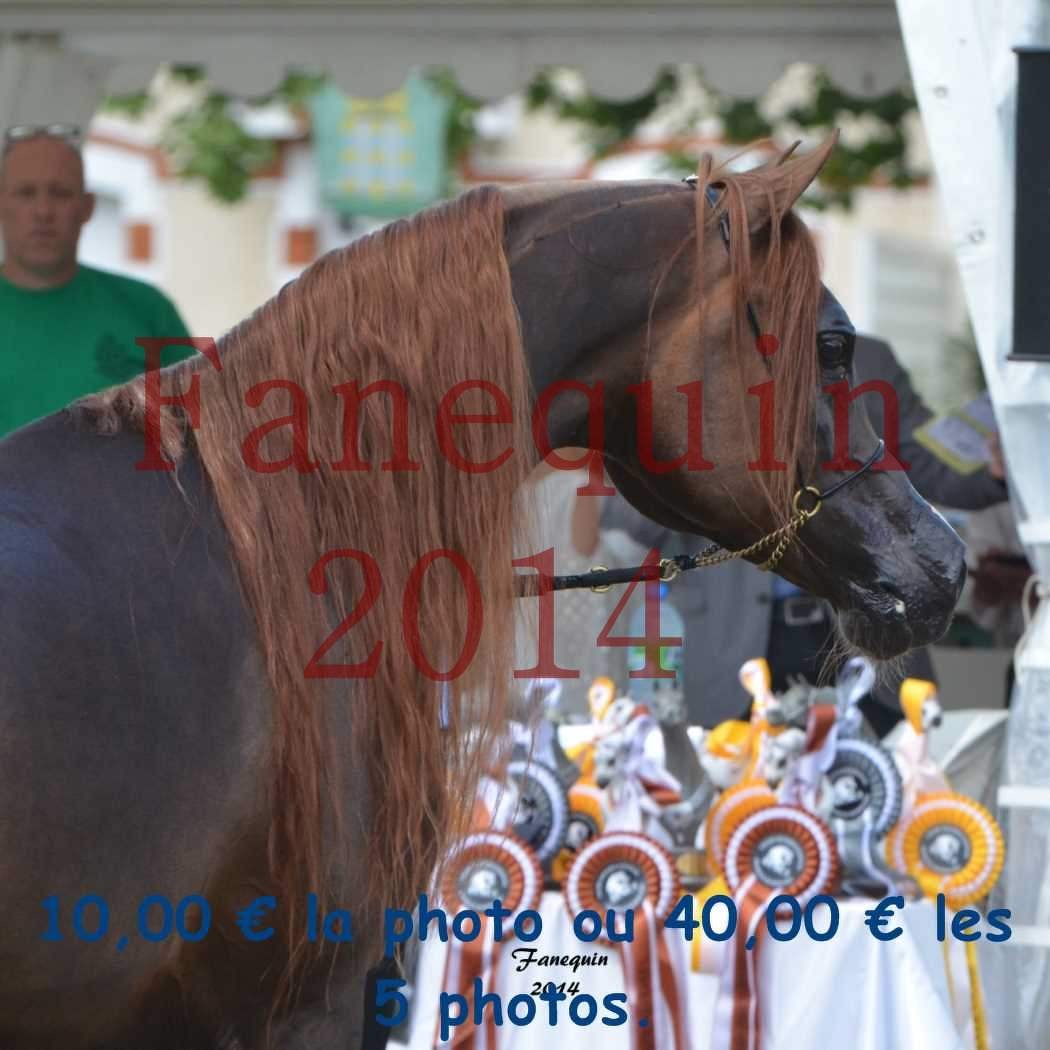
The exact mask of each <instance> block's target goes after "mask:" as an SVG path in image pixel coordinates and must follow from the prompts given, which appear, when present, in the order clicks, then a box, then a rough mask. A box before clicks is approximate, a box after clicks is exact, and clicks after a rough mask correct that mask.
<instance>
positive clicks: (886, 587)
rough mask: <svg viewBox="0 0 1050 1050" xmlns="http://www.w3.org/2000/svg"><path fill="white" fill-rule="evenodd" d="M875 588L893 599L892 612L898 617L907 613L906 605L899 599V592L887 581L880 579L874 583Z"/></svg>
mask: <svg viewBox="0 0 1050 1050" xmlns="http://www.w3.org/2000/svg"><path fill="white" fill-rule="evenodd" d="M875 587H876V588H877V589H878V590H880V591H882V592H883V593H884V594H888V595H889V596H890V597H891V598H892V599H893V611H894V612H895V613H896V614H897V615H898V616H903V615H904V614H905V613H906V612H907V611H908V603H907V602H906V601H905V600H904V599H903V598H902V597H901V594H900V591H898V590H897V588H896V587H895V586H894V585H893V584H892V583H891V582H890V581H889V580H884V579H881V578H880V579H878V580H876V581H875Z"/></svg>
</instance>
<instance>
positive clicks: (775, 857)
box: [712, 805, 839, 1050]
mask: <svg viewBox="0 0 1050 1050" xmlns="http://www.w3.org/2000/svg"><path fill="white" fill-rule="evenodd" d="M838 876H839V858H838V851H837V848H836V844H835V836H834V835H833V834H832V832H831V829H830V828H829V827H828V826H827V824H825V823H824V821H823V820H821V819H820V818H819V817H817V816H815V815H814V814H812V813H810V812H808V811H807V810H804V809H802V808H801V807H800V806H790V805H772V806H767V807H766V808H764V809H758V810H756V811H754V812H753V813H751V814H749V815H748V816H747V817H746V818H745V819H744V820H742V821H740V823H739V824H738V825H737V828H736V830H735V831H734V832H733V835H732V837H731V838H730V840H729V844H728V846H727V847H726V853H725V878H726V883H727V885H728V886H729V891H730V893H731V894H732V895H733V900H734V902H735V904H736V915H737V925H736V933H735V934H734V936H733V939H732V944H731V948H730V950H729V951H727V952H726V955H725V959H724V962H723V969H722V978H721V987H720V990H719V996H718V1003H717V1005H716V1007H715V1025H714V1032H713V1039H712V1047H713V1048H715V1050H751V1048H753V1047H756V1046H760V1045H761V1021H760V1018H759V1011H758V989H757V983H756V976H755V975H756V973H757V966H758V958H757V957H758V950H759V946H760V945H761V944H762V941H763V939H764V938H763V930H764V929H765V928H766V923H767V922H768V921H769V919H768V918H767V914H766V913H767V911H768V908H769V905H770V903H771V902H772V900H773V899H774V898H775V897H778V896H780V895H782V894H783V895H786V896H789V897H794V898H795V899H797V901H798V903H799V905H801V906H803V907H804V906H805V905H806V904H807V903H808V902H809V901H810V900H811V899H812V898H813V897H815V896H817V895H818V894H821V893H832V892H833V891H834V889H835V886H836V885H837V883H838ZM752 938H753V939H752ZM749 944H750V945H751V947H750V948H749V947H748V945H749Z"/></svg>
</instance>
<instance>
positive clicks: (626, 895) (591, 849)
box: [562, 831, 690, 1050]
mask: <svg viewBox="0 0 1050 1050" xmlns="http://www.w3.org/2000/svg"><path fill="white" fill-rule="evenodd" d="M562 892H563V894H564V897H565V904H566V907H567V908H568V910H569V914H570V915H571V916H573V917H575V916H577V915H579V914H580V912H582V911H587V910H589V911H593V912H597V913H598V915H599V916H601V920H602V928H603V930H604V929H605V928H606V921H607V919H606V917H607V915H609V913H612V912H615V921H613V922H612V927H613V930H614V931H615V933H617V934H622V933H623V932H624V930H625V928H626V927H625V918H624V913H625V912H626V911H627V910H630V911H631V912H633V918H634V936H633V938H631V940H629V941H617V942H612V941H610V940H609V939H608V937H607V936H606V935H604V934H603V935H602V937H601V938H600V940H601V941H602V942H603V943H605V944H615V945H616V947H618V948H619V949H620V953H621V957H622V959H623V970H624V980H625V983H626V992H627V1001H628V1003H629V1004H630V1008H631V1017H632V1030H633V1032H634V1037H633V1045H634V1047H635V1050H656V1045H657V1042H656V1040H657V1029H658V1027H660V1026H659V1025H658V1023H657V1021H658V1018H657V1010H661V1009H666V1011H667V1015H666V1019H667V1022H668V1026H667V1027H668V1030H670V1031H671V1032H673V1034H674V1045H675V1050H690V1041H689V1025H688V1023H687V1017H686V1007H687V1003H688V998H687V989H686V983H685V981H686V973H687V968H686V967H685V966H675V965H674V964H673V962H672V959H671V953H670V950H669V948H668V944H667V937H668V935H669V934H668V931H665V929H664V922H665V921H666V919H667V917H668V916H669V915H670V914H671V912H672V911H673V910H674V907H675V905H676V904H677V903H678V901H679V899H680V898H681V896H682V886H681V882H680V880H679V877H678V869H677V867H676V865H675V860H674V857H673V856H672V855H671V854H670V853H669V852H668V851H667V850H666V849H665V848H664V847H663V846H661V845H660V843H658V842H656V841H655V840H653V839H651V838H649V837H648V836H647V835H642V834H640V833H638V832H634V831H610V832H606V833H605V834H603V835H599V836H598V837H597V838H596V839H593V840H592V841H590V842H588V843H587V844H586V845H585V846H584V847H583V848H582V849H581V850H580V852H579V853H578V854H577V855H576V860H575V861H574V862H573V865H572V867H571V868H570V869H569V873H568V874H567V875H566V876H565V881H564V882H563V883H562ZM611 918H612V916H611V915H610V919H611ZM635 1019H637V1021H636V1020H635ZM640 1021H645V1022H646V1023H645V1024H644V1025H642V1024H639V1023H637V1022H640ZM660 1050H664V1047H663V1046H662V1045H661V1047H660Z"/></svg>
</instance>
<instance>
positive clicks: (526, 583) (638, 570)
mask: <svg viewBox="0 0 1050 1050" xmlns="http://www.w3.org/2000/svg"><path fill="white" fill-rule="evenodd" d="M682 181H683V182H685V183H687V184H688V185H689V186H690V187H692V188H693V189H696V186H697V181H698V180H697V177H696V176H695V175H690V176H688V178H685V179H683V180H682ZM705 196H706V198H707V202H708V203H709V204H710V205H711V207H712V208H715V207H717V205H718V200H719V196H718V194H717V193H716V192H715V191H714V189H713V188H712V187H710V186H708V187H707V188H706V191H705ZM718 228H719V231H720V232H721V234H722V243H723V244H724V245H725V248H726V251H727V252H728V251H729V217H728V214H727V213H726V212H723V213H722V214H721V215H720V216H719V220H718ZM745 306H746V309H747V319H748V323H749V325H750V326H751V331H752V332H753V334H754V336H755V340H756V341H757V340H758V339H759V338H760V336H761V335H762V327H761V325H760V324H759V323H758V315H757V314H756V313H755V308H754V306H753V305H752V304H751V301H750V300H748V301H747V303H746V304H745ZM819 337H820V333H818V339H819ZM763 360H765V358H763ZM766 365H767V367H768V366H769V362H768V360H766ZM884 451H885V443H884V442H883V440H882V439H881V438H880V439H879V442H878V444H877V445H876V446H875V450H874V451H873V452H872V453H871V455H870V456H868V458H867V459H866V460H865V461H864V462H863V463H861V465H860V466H859V467H857V469H856V470H854V471H853V472H852V473H850V474H847V475H846V477H844V478H841V479H840V480H839V481H836V482H835V484H834V485H830V486H829V487H828V488H826V489H824V491H823V492H822V491H821V490H820V489H818V488H816V487H815V486H813V485H803V486H802V487H801V488H800V489H799V490H798V491H797V492H796V493H795V497H794V499H793V501H792V516H791V518H789V519H788V521H787V522H786V523H785V524H784V525H781V526H780V528H778V529H774V530H773V531H772V532H769V533H767V534H766V535H764V536H763V537H761V539H759V540H756V541H755V542H754V543H752V544H751V545H750V546H749V547H745V548H744V549H743V550H736V551H730V550H726V549H725V548H724V547H722V546H721V544H718V543H713V544H711V545H710V546H708V547H705V548H704V549H703V550H702V551H700V553H699V554H678V555H675V556H674V557H671V558H661V559H660V561H659V562H658V563H657V564H656V565H652V564H649V565H636V566H632V567H630V568H623V569H609V568H606V567H605V566H604V565H597V566H595V567H594V568H593V569H591V570H590V572H583V573H577V574H575V575H569V576H545V575H543V574H540V575H538V576H519V577H518V580H517V582H518V594H519V596H526V595H536V594H545V593H546V592H548V591H563V590H572V589H576V588H582V587H589V588H590V589H591V590H592V591H595V592H599V593H600V592H603V591H607V590H609V588H610V587H611V586H613V585H614V584H623V583H632V582H634V581H639V582H642V581H646V580H657V579H659V580H664V581H670V580H673V579H674V578H675V577H676V576H678V575H679V574H680V573H683V572H688V571H689V570H690V569H702V568H705V567H707V566H709V565H718V564H719V563H721V562H724V561H733V560H734V559H737V558H746V557H748V556H749V555H751V554H757V553H758V552H759V551H760V550H764V549H765V548H766V547H769V546H770V545H772V546H773V550H772V552H771V553H770V555H769V557H768V558H767V559H766V560H765V561H763V562H762V563H761V564H760V565H758V566H757V567H758V568H759V569H762V570H764V571H767V572H768V571H770V570H772V569H773V567H774V566H775V565H776V564H777V562H779V561H780V559H781V558H782V557H783V555H784V552H785V551H786V550H787V548H788V545H789V544H790V543H791V541H792V540H793V539H794V538H795V535H796V534H797V533H798V531H799V530H800V529H801V528H802V526H803V525H805V524H806V522H807V521H809V519H810V518H812V517H814V516H815V515H816V514H817V512H818V511H819V510H820V508H821V505H822V504H823V503H824V501H825V500H827V499H830V498H831V497H832V496H834V495H835V494H836V493H838V492H840V491H841V490H842V489H844V488H845V487H846V486H847V485H848V484H849V483H850V482H852V481H855V480H856V479H857V478H859V477H861V476H862V475H863V474H866V473H867V472H868V471H869V470H870V469H871V467H872V465H873V464H874V463H876V462H877V461H878V460H879V459H881V458H882V454H883V452H884ZM798 475H799V477H800V478H802V477H803V473H802V465H801V464H799V465H798ZM805 497H809V501H810V506H808V507H807V506H803V499H804V498H805Z"/></svg>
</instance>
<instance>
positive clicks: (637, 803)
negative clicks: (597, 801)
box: [604, 714, 682, 846]
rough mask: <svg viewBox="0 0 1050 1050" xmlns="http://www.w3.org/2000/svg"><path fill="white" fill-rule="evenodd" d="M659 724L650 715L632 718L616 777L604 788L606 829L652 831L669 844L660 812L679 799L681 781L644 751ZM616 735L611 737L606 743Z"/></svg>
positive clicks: (666, 844)
mask: <svg viewBox="0 0 1050 1050" xmlns="http://www.w3.org/2000/svg"><path fill="white" fill-rule="evenodd" d="M658 728H659V723H657V721H656V719H655V718H653V717H652V716H651V715H648V714H643V715H641V716H640V717H638V718H636V719H634V720H633V721H632V722H631V723H630V725H629V726H628V728H627V730H626V735H625V736H624V737H623V738H622V743H621V744H620V748H621V753H620V757H619V761H618V769H617V773H616V776H615V777H614V779H613V780H612V782H611V783H610V784H609V786H608V787H607V788H606V796H607V799H608V810H609V814H608V818H607V819H606V822H605V828H606V830H607V831H636V832H645V833H652V832H655V833H656V836H659V838H664V837H666V840H665V841H663V842H662V843H661V844H662V845H664V846H670V845H671V842H670V840H669V839H670V836H669V835H668V833H667V832H666V830H665V829H664V828H663V827H662V825H661V824H660V821H659V815H660V812H661V810H662V808H663V807H664V806H665V805H670V804H672V803H674V802H679V801H681V797H682V796H681V784H679V782H678V780H677V779H676V778H675V777H673V776H672V775H671V774H670V773H669V772H668V771H667V769H666V768H665V767H664V766H662V765H660V763H659V762H656V761H655V760H653V759H652V758H650V757H649V756H648V755H646V753H645V741H646V738H647V737H648V736H649V734H650V733H651V732H653V731H654V730H655V729H658ZM615 739H616V738H615V737H610V738H609V739H608V740H607V741H606V742H605V745H604V746H608V745H609V743H610V742H612V741H614V740H615Z"/></svg>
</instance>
